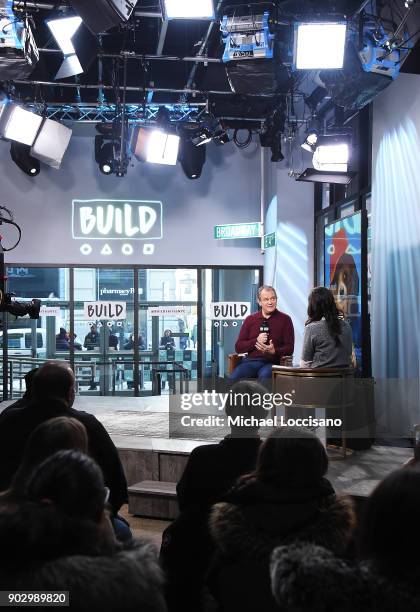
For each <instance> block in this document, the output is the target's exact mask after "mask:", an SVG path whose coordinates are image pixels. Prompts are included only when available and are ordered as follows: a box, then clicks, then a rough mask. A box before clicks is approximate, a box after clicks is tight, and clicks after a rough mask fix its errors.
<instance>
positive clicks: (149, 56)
mask: <svg viewBox="0 0 420 612" xmlns="http://www.w3.org/2000/svg"><path fill="white" fill-rule="evenodd" d="M38 51H39V52H40V53H61V54H62V53H63V52H62V51H61V49H46V48H40V49H38ZM97 55H98V57H108V58H114V59H118V58H121V59H123V58H127V59H128V60H130V59H135V60H151V61H154V60H156V61H159V60H160V61H164V62H203V63H208V64H222V63H223V60H222V59H220V58H218V57H207V56H205V55H200V56H198V55H193V56H191V57H189V56H185V57H179V56H177V55H156V54H151V53H149V54H146V55H142V54H141V53H131V52H130V51H125V52H124V51H122V52H121V53H98V54H97Z"/></svg>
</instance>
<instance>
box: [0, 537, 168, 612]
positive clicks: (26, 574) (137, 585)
mask: <svg viewBox="0 0 420 612" xmlns="http://www.w3.org/2000/svg"><path fill="white" fill-rule="evenodd" d="M0 590H8V591H10V590H31V591H32V590H34V591H62V590H63V591H69V599H70V610H77V612H92V611H93V610H101V612H116V611H117V610H118V612H140V611H141V612H166V604H165V602H164V598H163V594H162V593H163V577H162V573H161V571H160V568H159V566H158V563H157V559H156V551H155V549H154V547H153V546H152V545H151V544H150V543H148V542H146V541H143V542H141V541H137V542H134V543H132V544H130V545H126V546H125V547H124V548H122V549H121V550H119V551H117V552H115V554H109V555H104V554H103V555H99V556H87V555H81V554H75V555H69V556H63V557H58V558H56V559H52V560H49V561H45V562H43V563H40V562H36V563H34V562H33V561H32V562H29V563H28V562H25V559H22V565H21V566H20V567H19V568H16V567H14V568H12V567H10V568H6V567H2V568H0Z"/></svg>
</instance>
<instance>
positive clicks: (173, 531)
mask: <svg viewBox="0 0 420 612" xmlns="http://www.w3.org/2000/svg"><path fill="white" fill-rule="evenodd" d="M231 391H232V395H231V397H232V398H233V402H232V403H230V404H228V405H227V406H226V409H225V410H226V415H227V416H230V417H232V418H234V417H235V416H244V417H250V416H251V415H253V416H255V417H256V418H266V417H267V412H266V411H265V410H264V409H263V408H262V407H261V403H260V405H259V406H258V405H255V403H257V402H255V403H254V405H252V404H251V401H252V398H253V397H254V398H256V397H257V396H261V395H263V394H264V393H266V389H265V388H264V387H263V386H262V385H260V384H259V383H258V382H256V381H241V382H238V383H236V384H235V385H234V386H233V387H232V390H231ZM239 394H243V400H242V399H241V398H240V395H239ZM235 395H236V396H237V400H236V401H235ZM260 444H261V439H260V437H259V435H258V428H256V427H249V428H246V427H236V426H233V427H231V433H230V434H229V435H227V436H226V437H225V438H223V440H221V442H219V443H218V444H206V445H203V446H198V447H196V448H195V449H194V450H193V451H192V453H191V455H190V456H189V459H188V463H187V465H186V467H185V470H184V473H183V475H182V477H181V480H180V481H179V482H178V484H177V497H178V504H179V509H180V511H181V513H180V516H179V517H178V518H177V519H176V520H175V521H174V522H173V523H172V524H171V525H169V527H168V528H167V529H166V530H165V532H164V534H163V537H162V548H161V551H160V560H161V563H162V566H163V569H164V570H165V573H166V576H167V603H168V608H169V610H171V611H172V610H173V611H174V612H177V611H178V610H180V609H182V610H183V611H185V612H188V611H191V612H199V610H201V609H202V606H203V602H202V596H203V587H204V579H205V574H206V571H207V569H208V567H209V564H210V561H211V557H212V553H213V546H212V542H211V539H210V534H209V530H208V518H209V513H210V508H211V506H212V505H213V504H215V503H216V502H218V501H220V500H221V499H223V496H224V495H225V494H226V493H227V491H228V490H229V489H230V487H231V486H232V485H233V484H234V482H235V481H236V480H237V478H239V476H241V475H243V474H246V473H248V472H250V471H252V470H253V469H254V468H255V464H256V459H257V453H258V449H259V447H260Z"/></svg>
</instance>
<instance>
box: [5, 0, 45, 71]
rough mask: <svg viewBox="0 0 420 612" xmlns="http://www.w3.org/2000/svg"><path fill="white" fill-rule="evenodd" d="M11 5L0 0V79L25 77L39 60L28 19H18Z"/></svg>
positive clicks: (9, 0)
mask: <svg viewBox="0 0 420 612" xmlns="http://www.w3.org/2000/svg"><path fill="white" fill-rule="evenodd" d="M13 5H14V3H13V2H12V1H11V0H0V81H13V80H14V79H25V78H27V77H28V76H29V75H30V74H31V72H32V71H33V69H34V67H35V65H36V63H37V62H38V60H39V51H38V47H37V45H36V43H35V39H34V37H33V34H32V30H31V27H30V25H29V20H28V18H27V17H25V18H23V20H22V21H20V20H19V19H18V17H17V14H16V13H15V12H14V11H13ZM22 8H24V7H22ZM24 10H25V11H26V9H24Z"/></svg>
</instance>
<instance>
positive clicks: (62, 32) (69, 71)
mask: <svg viewBox="0 0 420 612" xmlns="http://www.w3.org/2000/svg"><path fill="white" fill-rule="evenodd" d="M47 25H48V27H49V29H50V30H51V33H52V34H53V36H54V38H55V40H56V41H57V44H58V46H59V47H60V49H61V51H62V52H63V55H64V60H63V62H62V64H61V66H60V68H59V70H58V72H57V74H56V75H55V79H67V78H69V77H71V76H76V75H77V74H82V73H83V72H85V71H86V70H87V69H88V67H89V66H90V64H91V62H92V61H93V59H94V58H95V56H96V52H97V49H98V42H97V39H96V37H94V36H92V34H91V33H90V32H89V30H88V29H87V28H86V26H84V25H83V22H82V19H81V17H79V16H78V15H72V16H70V17H61V18H60V19H51V20H49V21H47Z"/></svg>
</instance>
